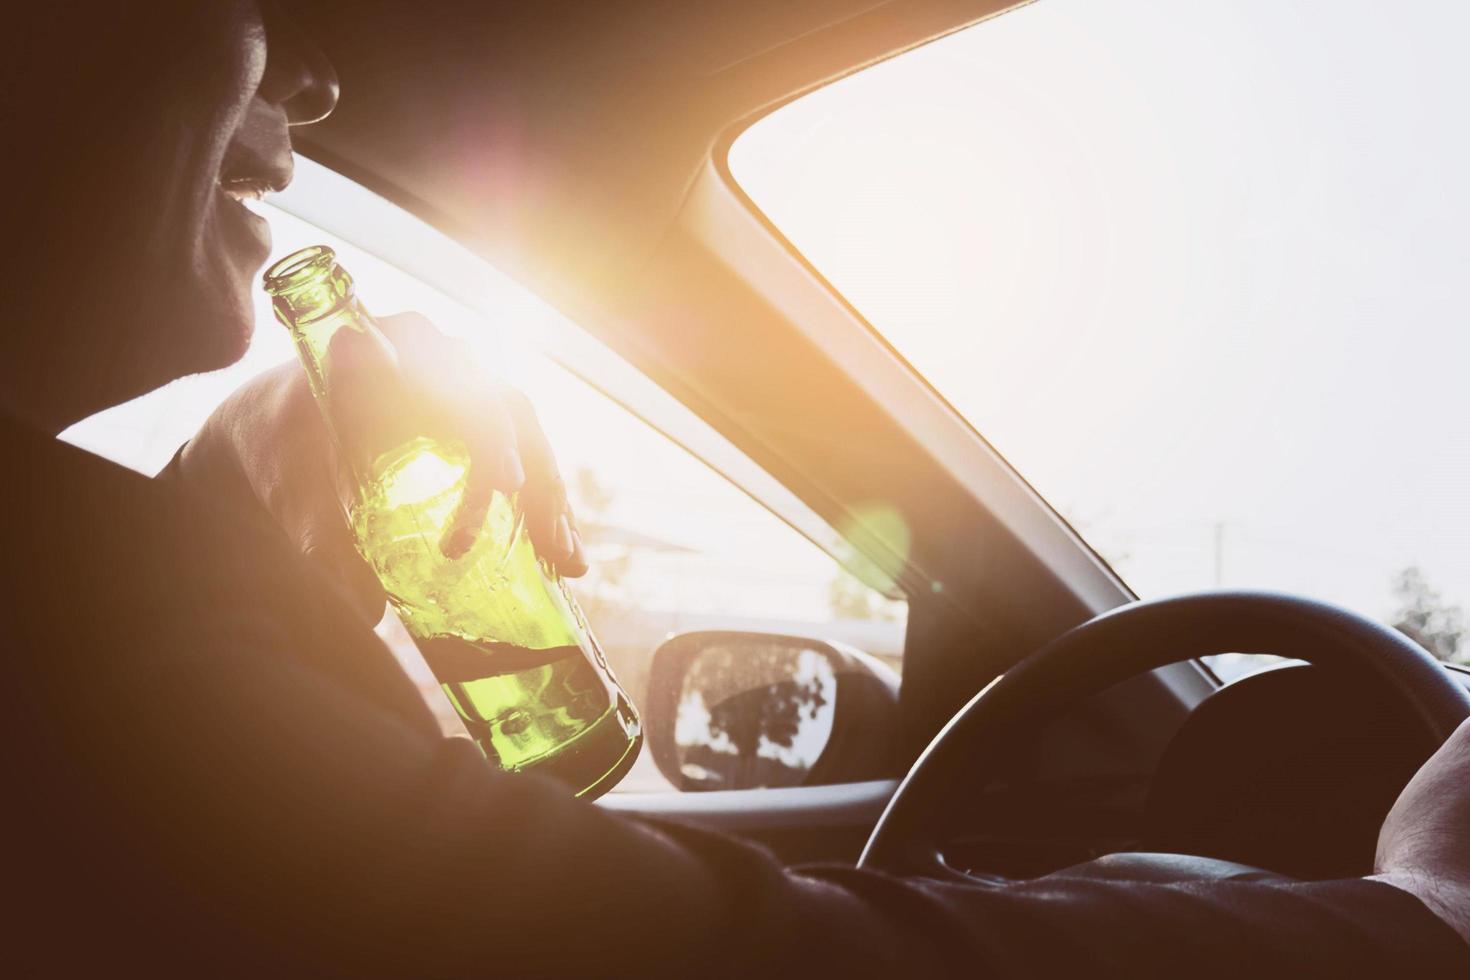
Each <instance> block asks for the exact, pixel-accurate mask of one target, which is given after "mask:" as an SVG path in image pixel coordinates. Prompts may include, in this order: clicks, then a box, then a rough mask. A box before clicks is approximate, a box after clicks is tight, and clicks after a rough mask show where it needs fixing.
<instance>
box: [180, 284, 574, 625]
mask: <svg viewBox="0 0 1470 980" xmlns="http://www.w3.org/2000/svg"><path fill="white" fill-rule="evenodd" d="M376 319H377V322H378V325H379V326H380V327H381V328H382V331H383V333H384V335H385V336H386V337H387V338H388V340H389V341H390V342H391V343H392V345H393V347H394V349H395V351H396V352H397V355H398V365H399V374H400V376H401V377H402V380H403V382H404V383H403V385H402V386H401V391H398V392H395V391H394V390H393V387H394V386H384V389H383V391H382V397H384V398H399V399H403V400H404V401H405V404H403V405H402V406H391V407H401V408H402V410H403V413H404V414H412V415H414V416H420V417H431V418H433V419H435V420H437V421H438V422H439V423H441V424H442V425H443V427H445V428H448V429H450V430H452V431H450V432H447V433H442V434H444V435H453V436H455V437H457V438H458V439H460V440H461V441H462V442H463V444H464V445H465V446H466V447H467V448H468V450H469V453H470V466H469V472H468V476H467V478H466V490H465V496H464V500H463V502H462V504H461V506H460V508H459V509H458V511H457V512H456V516H455V519H454V522H453V525H452V527H451V528H450V530H449V531H448V532H447V533H446V534H445V536H444V539H443V540H441V542H440V547H441V549H443V550H444V551H445V553H446V554H450V555H453V554H462V553H463V552H464V551H466V550H468V548H469V546H470V544H472V543H473V541H474V538H475V535H476V534H477V533H478V531H479V529H480V528H481V526H482V525H483V524H484V518H485V513H486V510H487V509H488V507H489V505H490V502H491V495H492V493H493V492H494V491H500V492H503V493H512V492H516V491H519V492H520V495H521V496H520V503H521V507H522V509H523V512H524V513H525V517H526V525H527V529H528V530H529V532H530V535H531V540H532V542H533V543H534V544H535V546H536V549H537V551H538V552H539V553H540V554H541V555H542V556H543V557H545V558H547V559H549V560H550V561H551V562H552V563H553V564H554V565H555V566H556V569H557V571H558V572H560V573H561V574H563V575H567V576H571V577H576V576H579V575H582V574H584V573H585V572H586V571H587V560H586V556H585V554H584V551H583V548H582V542H581V536H580V534H579V533H578V531H577V525H576V521H575V518H574V517H573V515H572V511H571V508H570V507H569V506H568V504H567V500H566V494H565V490H564V487H563V483H562V480H561V478H560V474H559V472H558V470H557V466H556V460H555V458H554V457H553V455H552V452H551V447H550V445H549V444H548V443H547V441H546V436H545V434H544V433H543V432H542V431H541V426H540V424H539V423H538V422H537V420H536V415H535V412H534V411H533V410H532V408H531V405H530V402H529V401H527V399H526V398H525V396H524V395H522V394H521V393H520V392H519V391H516V390H515V389H512V388H509V387H507V386H505V385H504V384H503V383H500V382H498V381H495V380H494V379H492V378H491V377H489V376H488V375H487V374H486V373H485V372H484V371H483V370H482V369H480V368H479V367H478V365H477V364H476V362H475V359H474V357H473V355H472V354H471V353H470V351H469V350H468V349H467V345H465V344H464V342H463V341H459V340H454V339H451V338H447V337H445V336H444V335H443V334H441V333H440V332H439V331H438V330H437V329H436V328H435V327H434V326H433V324H431V323H430V322H429V321H428V320H426V319H425V318H423V317H421V316H419V315H417V314H413V313H406V314H399V315H396V316H386V317H377V318H376ZM178 478H179V479H180V480H182V481H184V482H185V483H188V484H195V485H198V486H199V487H200V488H201V489H202V490H203V491H204V492H207V493H210V494H211V495H212V496H214V497H215V498H216V499H221V498H222V499H226V500H233V501H238V502H245V503H248V502H250V501H254V502H256V503H258V504H259V505H260V506H262V507H263V508H264V509H265V510H266V511H267V512H268V513H269V514H270V515H271V517H272V518H273V519H274V520H275V522H276V523H277V524H278V525H280V527H281V529H282V530H283V531H285V533H286V535H287V536H288V537H289V538H290V540H291V541H292V542H293V543H294V544H295V545H296V547H297V548H298V549H299V550H300V551H301V553H302V554H303V555H305V556H306V558H307V559H308V560H309V561H311V562H312V563H313V564H315V565H316V566H317V567H318V568H320V569H321V570H322V571H323V572H324V573H325V574H327V575H328V576H330V577H331V578H332V579H334V580H335V581H337V582H338V583H339V584H340V585H341V586H342V587H343V588H344V589H345V590H346V591H347V594H348V596H349V598H350V599H351V600H352V602H353V605H354V606H355V607H356V608H357V610H358V611H359V612H360V613H361V615H362V616H363V618H364V619H365V620H366V621H367V622H368V623H369V625H376V624H377V622H378V620H379V619H381V618H382V615H383V607H384V603H385V601H386V596H385V594H384V592H383V588H382V586H381V585H380V584H379V583H378V579H377V576H376V575H375V574H374V572H373V570H372V568H371V567H370V566H369V565H368V563H367V562H366V561H365V560H364V559H363V558H362V556H361V555H360V554H359V553H358V551H357V549H356V547H355V546H354V544H353V539H352V533H351V531H350V530H349V528H348V525H347V521H346V518H345V517H344V513H343V503H344V502H345V501H347V500H349V499H350V494H351V487H350V483H349V482H348V481H347V480H346V479H345V475H344V473H343V471H342V468H341V467H340V465H339V461H338V460H337V458H336V453H335V451H334V449H333V444H332V441H331V439H330V437H329V435H328V432H327V427H326V424H325V422H324V421H323V419H322V416H321V413H320V411H319V410H318V408H317V406H316V404H315V402H314V401H313V398H312V394H311V389H310V388H309V386H308V384H307V379H306V372H305V371H304V370H303V369H302V367H301V365H300V364H299V363H297V362H295V361H292V362H289V363H286V364H282V365H280V366H278V367H275V368H272V369H270V370H268V371H266V372H264V373H263V374H260V375H258V376H257V377H255V378H254V379H252V380H251V381H249V382H247V383H246V384H244V385H243V386H241V387H240V388H239V389H238V390H236V391H235V392H234V393H233V394H232V395H231V396H230V397H229V398H228V399H226V400H225V402H224V403H223V404H222V405H220V407H219V408H218V409H216V410H215V412H214V414H212V415H211V416H210V417H209V419H208V420H207V421H206V422H205V423H204V426H203V427H202V428H201V429H200V430H199V432H198V434H197V435H195V436H194V438H193V439H192V440H190V442H189V444H188V445H187V446H186V447H185V448H184V450H183V453H182V454H181V456H180V459H179V464H178Z"/></svg>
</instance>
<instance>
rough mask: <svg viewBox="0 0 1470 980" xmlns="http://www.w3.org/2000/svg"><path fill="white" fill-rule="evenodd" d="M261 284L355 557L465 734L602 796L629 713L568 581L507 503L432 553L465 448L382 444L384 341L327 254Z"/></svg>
mask: <svg viewBox="0 0 1470 980" xmlns="http://www.w3.org/2000/svg"><path fill="white" fill-rule="evenodd" d="M266 286H267V290H268V291H269V292H270V293H271V294H272V297H273V298H274V305H275V309H276V315H277V318H278V319H280V320H281V321H282V322H283V323H285V324H286V325H287V327H289V328H290V329H291V333H292V336H293V339H295V341H296V347H297V352H298V354H299V355H300V357H301V360H302V363H303V364H304V365H305V367H306V369H307V373H308V376H309V378H310V380H311V385H312V391H313V394H314V395H315V396H316V399H317V402H318V404H319V405H320V406H321V407H322V410H323V413H324V415H325V417H326V419H327V422H328V426H329V428H330V429H331V430H332V432H333V436H334V439H335V440H336V442H337V448H338V450H339V452H342V453H343V454H344V458H345V459H346V460H348V461H349V464H350V468H351V470H352V472H353V477H354V482H355V484H356V486H355V491H356V493H355V499H354V500H353V501H352V503H351V504H350V506H349V514H348V517H349V521H350V524H351V527H352V530H353V534H354V537H355V539H356V542H357V547H358V550H359V551H360V552H361V553H362V555H363V556H364V557H365V558H366V559H367V560H368V562H369V563H370V564H371V565H372V567H373V569H374V571H375V572H376V573H377V575H378V578H379V580H380V581H381V582H382V584H383V587H384V589H385V591H386V592H387V593H388V598H389V602H390V603H391V604H392V606H393V608H394V610H395V611H396V612H397V613H398V615H399V617H400V618H401V619H402V621H403V624H404V626H405V627H406V628H407V629H408V632H409V634H410V635H411V636H413V638H414V641H415V643H416V644H417V645H418V647H419V650H420V652H422V654H423V656H424V659H425V661H426V662H427V663H428V665H429V667H430V669H431V670H432V671H433V672H434V675H435V677H436V678H437V679H438V680H439V682H440V683H441V684H442V685H443V687H444V691H445V693H446V694H447V695H448V697H449V700H450V701H451V703H452V704H453V705H454V707H455V710H456V711H457V712H458V713H459V716H460V718H461V719H462V720H463V721H464V723H465V727H466V728H467V729H468V730H469V732H470V734H471V735H472V736H473V737H474V739H475V741H476V742H477V743H478V744H479V746H480V748H481V750H482V751H483V752H484V753H485V755H486V757H487V758H488V759H489V760H490V761H491V762H492V763H494V764H495V765H497V766H499V767H501V768H503V769H507V770H511V771H519V770H525V769H534V770H535V771H537V772H542V773H545V774H548V775H551V776H554V777H557V778H558V779H561V780H562V781H563V782H565V783H566V784H567V785H569V786H570V787H571V788H572V790H573V792H575V793H577V794H578V795H588V796H595V795H598V794H600V793H602V792H604V791H605V790H607V789H608V788H610V787H611V786H612V785H614V784H615V783H616V782H617V781H618V780H619V779H621V778H622V776H623V775H624V774H625V773H626V772H627V770H628V769H629V768H630V767H631V766H632V764H633V762H634V760H635V758H636V757H637V753H638V749H639V747H640V745H641V741H642V733H641V726H640V722H639V718H638V714H637V712H636V711H635V710H634V708H633V706H632V704H631V702H630V701H629V699H628V697H627V695H626V694H625V693H624V692H623V690H622V688H621V687H620V686H619V685H618V683H617V681H616V679H615V678H614V677H613V674H612V671H611V670H610V669H609V667H608V664H607V660H606V658H605V656H604V655H603V652H602V649H601V647H600V646H598V644H597V640H596V639H595V637H594V636H593V634H592V631H591V630H590V629H589V628H588V625H587V622H586V620H585V618H584V617H583V615H582V612H581V610H580V608H579V607H578V606H577V603H576V600H575V599H574V598H573V597H572V595H571V593H570V592H569V591H568V590H567V588H566V584H565V583H564V582H563V581H562V579H561V578H560V576H558V575H557V574H556V573H555V571H554V570H553V569H552V568H551V567H550V566H549V565H548V564H547V563H546V562H545V561H543V560H542V559H541V558H540V557H539V556H538V555H537V554H536V550H535V547H534V546H533V544H532V543H531V538H530V535H529V534H528V533H527V530H526V527H525V522H524V519H523V517H522V514H521V511H520V508H519V507H518V506H517V501H516V499H515V496H514V495H512V496H506V495H503V494H498V493H497V494H496V495H495V496H494V498H493V500H492V502H491V505H490V510H489V514H488V516H487V517H486V520H485V524H484V526H483V527H482V528H481V529H480V533H479V535H478V536H477V538H476V539H475V543H474V544H473V545H472V546H471V547H470V549H469V550H468V551H467V552H465V553H464V554H462V555H459V556H457V557H455V558H449V557H447V556H445V555H444V554H443V552H442V551H441V550H440V548H439V541H440V539H441V537H442V535H443V531H444V529H445V528H446V527H447V526H448V524H449V521H450V518H451V515H452V514H453V512H454V510H455V507H456V506H457V505H458V503H459V501H460V498H461V497H462V495H463V492H464V486H465V474H466V471H467V469H468V456H467V454H466V452H465V450H464V448H463V446H462V445H461V444H459V443H458V442H457V441H454V440H452V439H443V438H436V437H433V436H431V435H427V434H412V435H409V436H407V437H404V435H403V433H401V432H398V433H395V434H394V435H393V436H392V437H391V438H388V439H386V440H384V439H383V438H382V437H381V433H383V432H392V431H393V428H394V427H393V425H392V424H389V423H386V422H381V420H376V421H375V420H374V419H373V418H372V414H373V410H374V409H375V408H376V407H378V406H381V405H384V404H391V400H388V399H384V398H383V397H382V395H383V393H382V391H381V390H380V389H381V386H382V385H384V384H391V383H392V375H393V371H392V364H391V363H389V362H391V361H392V354H391V348H390V347H389V346H388V344H387V341H386V339H385V338H384V337H383V336H382V334H381V333H380V332H379V331H378V330H377V327H376V325H375V324H374V323H373V321H372V319H371V317H370V316H369V315H368V314H367V312H366V311H365V310H364V309H363V308H362V306H361V305H360V304H359V303H358V302H357V300H356V295H355V292H354V290H353V289H352V285H351V279H350V277H347V275H346V273H345V272H344V271H343V270H342V269H341V267H340V266H338V265H337V264H336V262H335V257H334V256H332V253H331V250H330V249H327V248H325V247H322V246H318V247H317V248H314V249H306V250H303V251H302V252H298V253H295V254H294V255H292V256H289V257H287V258H286V259H283V260H282V261H281V262H279V263H277V264H276V265H275V266H273V267H272V268H271V269H270V270H269V271H268V272H267V273H266ZM349 362H350V364H351V366H352V369H351V370H350V371H349V370H347V369H345V368H343V369H339V370H335V371H334V367H336V366H337V365H338V364H339V363H341V364H345V363H349ZM373 364H379V366H380V368H381V369H379V370H374V369H372V367H371V366H372V365H373ZM375 433H377V435H375ZM375 440H376V441H375ZM385 441H386V442H387V443H389V444H390V445H388V447H387V448H386V449H384V448H382V443H383V442H385Z"/></svg>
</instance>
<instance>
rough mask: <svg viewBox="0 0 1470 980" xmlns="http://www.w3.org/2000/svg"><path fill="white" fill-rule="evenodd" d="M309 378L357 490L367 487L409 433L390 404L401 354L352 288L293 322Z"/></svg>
mask: <svg viewBox="0 0 1470 980" xmlns="http://www.w3.org/2000/svg"><path fill="white" fill-rule="evenodd" d="M277 316H278V317H279V318H280V319H281V320H282V321H283V322H285V323H286V326H287V328H288V329H289V330H290V332H291V339H292V341H293V342H294V343H295V345H296V352H297V355H298V357H299V358H300V360H301V364H302V366H303V367H304V368H305V369H306V376H307V381H308V383H309V384H310V385H311V392H312V394H313V395H314V396H315V398H316V402H317V405H318V406H319V407H320V408H321V411H322V415H323V417H324V418H325V420H326V423H327V429H328V430H329V432H330V433H331V436H332V439H333V441H334V442H335V443H336V448H337V450H338V453H339V456H340V458H341V459H342V460H343V461H344V462H345V463H346V464H347V467H348V469H349V470H350V472H351V474H352V476H353V477H354V481H355V483H356V484H357V489H358V490H359V491H362V490H364V489H366V488H367V487H368V485H369V483H370V480H371V478H372V476H373V470H374V462H375V461H376V460H377V459H378V458H379V457H380V456H382V455H383V453H385V452H387V451H388V450H390V449H392V448H393V447H394V446H395V445H396V444H397V443H398V442H401V441H402V440H403V438H404V436H405V433H404V432H403V431H402V430H401V426H400V425H399V424H397V423H398V421H399V420H398V419H396V418H394V417H393V416H392V415H391V414H390V407H391V406H392V405H393V404H395V403H398V402H399V400H398V399H395V398H393V397H391V395H392V389H395V388H397V387H399V386H401V384H402V381H401V378H400V376H399V373H398V355H397V351H395V350H394V349H393V345H392V344H390V343H389V342H388V338H387V337H385V336H384V335H383V332H382V330H381V329H380V328H379V327H378V324H377V321H375V320H374V319H373V317H372V314H370V313H369V312H368V311H367V309H366V308H364V307H363V305H362V303H360V302H359V301H358V299H357V297H356V295H355V294H354V293H352V292H350V291H349V292H348V293H347V294H346V295H344V296H343V297H341V300H340V301H339V302H338V303H337V304H336V305H335V306H334V307H332V308H331V309H330V310H329V311H328V312H327V313H325V314H322V315H320V316H316V317H313V318H309V319H308V318H302V319H299V320H287V319H286V317H284V316H281V314H280V309H279V307H278V308H277Z"/></svg>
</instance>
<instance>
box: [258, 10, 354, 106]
mask: <svg viewBox="0 0 1470 980" xmlns="http://www.w3.org/2000/svg"><path fill="white" fill-rule="evenodd" d="M262 8H263V10H262V13H263V14H264V15H265V16H264V21H265V45H266V48H265V50H266V63H265V75H264V77H263V78H261V80H260V94H261V96H262V97H263V98H265V99H266V100H267V101H268V102H274V103H275V104H277V105H279V106H281V107H282V108H283V109H285V110H286V120H287V122H289V123H290V124H291V125H292V126H303V125H305V124H307V123H314V122H318V121H320V120H322V119H325V118H326V117H327V116H328V115H329V114H330V113H331V111H332V109H333V108H335V107H336V105H337V95H338V92H339V91H340V87H339V85H338V83H337V71H336V69H334V68H333V67H332V63H331V62H330V61H328V60H327V56H326V55H325V54H323V53H322V50H321V49H320V48H318V47H317V46H316V44H315V43H314V42H312V40H311V39H310V38H309V37H307V36H306V34H305V33H304V32H303V31H301V29H300V28H298V27H297V25H296V24H295V22H293V21H292V20H291V18H290V16H289V15H287V14H286V12H285V11H284V10H282V9H281V5H280V4H278V3H266V4H262Z"/></svg>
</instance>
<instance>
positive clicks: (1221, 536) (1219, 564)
mask: <svg viewBox="0 0 1470 980" xmlns="http://www.w3.org/2000/svg"><path fill="white" fill-rule="evenodd" d="M1224 584H1225V522H1224V521H1216V522H1215V588H1217V589H1218V588H1220V587H1221V586H1222V585H1224Z"/></svg>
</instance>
